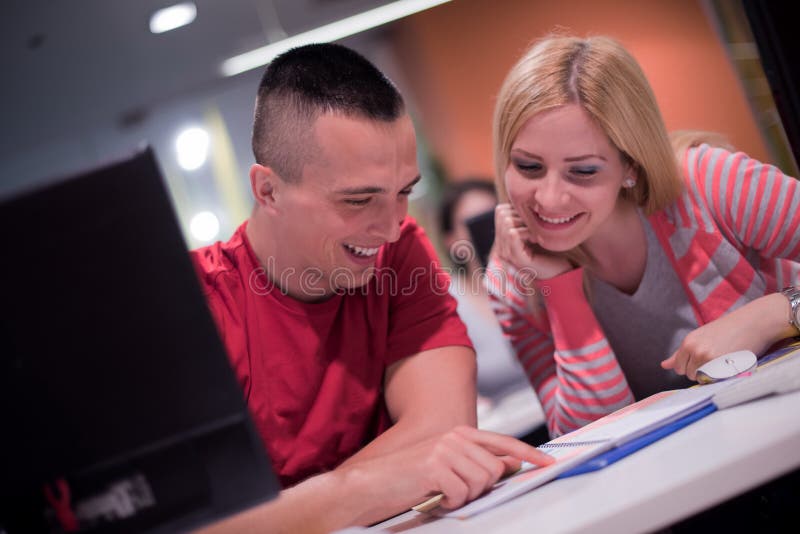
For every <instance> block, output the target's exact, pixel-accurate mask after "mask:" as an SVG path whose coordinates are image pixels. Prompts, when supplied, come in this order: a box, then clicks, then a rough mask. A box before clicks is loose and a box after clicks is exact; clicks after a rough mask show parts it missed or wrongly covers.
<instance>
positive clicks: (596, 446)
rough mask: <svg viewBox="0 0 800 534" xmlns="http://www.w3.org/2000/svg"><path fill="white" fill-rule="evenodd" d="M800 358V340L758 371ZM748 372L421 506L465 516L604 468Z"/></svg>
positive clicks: (599, 427) (653, 401)
mask: <svg viewBox="0 0 800 534" xmlns="http://www.w3.org/2000/svg"><path fill="white" fill-rule="evenodd" d="M790 358H791V359H793V360H794V363H797V361H800V340H798V341H796V342H793V343H790V344H789V345H787V346H785V347H781V348H780V349H776V350H774V351H772V352H771V353H769V354H767V355H765V356H763V357H762V358H761V359H760V360H759V370H760V369H761V368H762V367H768V366H772V364H775V363H778V362H779V361H781V360H783V361H787V360H789V359H790ZM799 365H800V364H799ZM747 379H748V377H737V378H732V379H729V380H725V381H722V382H716V383H713V384H707V385H704V386H694V387H690V388H687V389H676V390H669V391H663V392H661V393H656V394H655V395H651V396H650V397H647V398H645V399H642V400H640V401H639V402H636V403H634V404H631V405H629V406H626V407H625V408H622V409H621V410H617V411H616V412H614V413H612V414H609V415H607V416H605V417H603V418H601V419H598V420H597V421H594V422H593V423H590V424H588V425H586V426H585V427H583V428H580V429H578V430H575V431H573V432H570V433H569V434H565V435H563V436H560V437H558V438H556V439H554V440H551V441H549V442H547V443H544V444H542V445H540V446H539V447H538V448H539V450H541V451H544V452H546V453H548V454H550V455H551V456H553V457H555V458H556V461H555V462H554V463H553V464H551V465H548V466H545V467H537V466H535V465H531V464H524V465H523V467H522V469H520V470H519V471H518V472H517V473H515V474H514V475H512V476H511V477H508V478H506V479H504V480H501V481H500V482H498V483H497V484H495V486H494V487H493V488H492V490H491V491H490V492H489V493H487V494H485V495H484V496H482V497H480V498H478V499H476V500H474V501H472V502H470V503H468V504H466V505H465V506H462V507H461V508H459V509H457V510H452V511H448V510H443V509H440V508H431V509H421V510H420V509H418V511H425V512H429V513H432V514H434V515H437V516H441V517H453V518H458V519H466V518H468V517H471V516H474V515H476V514H478V513H480V512H483V511H485V510H488V509H490V508H493V507H495V506H497V505H498V504H500V503H502V502H505V501H507V500H509V499H512V498H514V497H516V496H518V495H521V494H523V493H527V492H528V491H530V490H532V489H534V488H536V487H538V486H541V485H543V484H545V483H547V482H549V481H551V480H554V479H556V478H566V477H569V476H574V475H578V474H581V473H586V472H590V471H595V470H598V469H602V468H603V467H606V466H608V465H610V464H612V463H614V462H616V461H617V460H619V459H620V458H624V457H625V456H627V455H629V454H631V453H633V452H635V451H637V450H639V449H641V448H643V447H645V446H647V445H649V444H651V443H653V442H655V441H657V440H659V439H661V438H663V437H665V436H667V435H669V434H671V433H673V432H675V431H677V430H679V429H681V428H683V427H685V426H687V425H689V424H691V423H693V422H695V421H697V420H698V419H701V418H703V417H705V416H707V415H709V414H711V413H713V412H714V411H716V410H717V406H716V405H715V404H714V397H715V395H716V394H717V393H719V392H722V391H725V390H731V389H735V388H736V387H737V384H740V383H741V382H742V381H744V380H747Z"/></svg>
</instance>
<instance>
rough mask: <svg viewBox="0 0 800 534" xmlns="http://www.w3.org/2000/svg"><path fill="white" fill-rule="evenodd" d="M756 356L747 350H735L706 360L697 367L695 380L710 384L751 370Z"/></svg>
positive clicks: (754, 364)
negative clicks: (708, 360)
mask: <svg viewBox="0 0 800 534" xmlns="http://www.w3.org/2000/svg"><path fill="white" fill-rule="evenodd" d="M757 363H758V358H756V355H755V354H753V353H752V352H751V351H749V350H737V351H736V352H729V353H728V354H723V355H722V356H718V357H716V358H714V359H713V360H711V361H710V362H706V363H704V364H703V365H701V366H700V367H698V369H697V382H698V383H700V384H710V383H711V382H717V381H718V380H725V379H727V378H732V377H734V376H736V375H739V374H742V373H746V372H748V371H752V370H753V368H755V366H756V364H757Z"/></svg>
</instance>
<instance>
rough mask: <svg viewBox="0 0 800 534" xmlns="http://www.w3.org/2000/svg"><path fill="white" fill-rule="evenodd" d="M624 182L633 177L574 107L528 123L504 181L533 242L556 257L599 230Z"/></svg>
mask: <svg viewBox="0 0 800 534" xmlns="http://www.w3.org/2000/svg"><path fill="white" fill-rule="evenodd" d="M626 178H634V179H635V178H636V176H635V175H634V174H633V172H632V171H631V168H630V166H629V165H628V164H626V163H625V162H623V159H622V155H621V154H620V152H619V150H617V148H616V147H615V146H614V145H613V144H612V143H611V141H610V140H609V138H608V136H607V135H606V133H605V132H604V131H603V130H602V128H600V126H598V125H597V124H596V123H595V121H594V120H593V119H592V118H591V117H590V116H589V114H588V113H586V111H584V109H583V108H582V107H580V106H579V105H577V104H568V105H565V106H561V107H558V108H554V109H551V110H548V111H545V112H542V113H540V114H538V115H534V116H533V117H531V118H530V119H528V121H527V122H526V123H525V124H524V125H523V127H522V128H521V129H520V131H519V133H518V134H517V137H516V139H514V143H513V144H512V145H511V152H510V154H509V165H508V167H507V168H506V172H505V176H504V180H505V186H506V191H507V192H508V197H509V200H510V202H511V204H512V205H513V206H514V209H515V210H516V211H517V213H518V214H519V215H520V216H521V217H522V220H523V221H524V222H525V225H526V226H527V227H528V228H529V229H530V230H531V233H532V234H533V236H535V238H536V242H537V243H538V244H540V245H541V246H542V247H544V248H545V249H547V250H551V251H554V252H563V251H567V250H570V249H572V248H575V247H576V246H578V245H580V244H582V243H584V242H585V241H586V240H587V239H589V238H591V237H592V236H593V235H595V233H596V232H598V231H600V232H602V231H603V225H604V223H605V222H606V221H607V220H608V219H609V216H610V215H611V214H612V213H613V211H614V209H615V207H616V206H617V202H618V201H619V192H620V189H621V188H622V182H623V181H624V180H625V179H626Z"/></svg>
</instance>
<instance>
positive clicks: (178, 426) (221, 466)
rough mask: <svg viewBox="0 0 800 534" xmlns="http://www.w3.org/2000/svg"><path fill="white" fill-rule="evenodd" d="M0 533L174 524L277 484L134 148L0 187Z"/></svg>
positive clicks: (146, 164) (165, 204) (250, 501)
mask: <svg viewBox="0 0 800 534" xmlns="http://www.w3.org/2000/svg"><path fill="white" fill-rule="evenodd" d="M0 246H2V250H3V253H2V259H0V274H1V275H2V276H1V277H0V280H2V289H0V291H2V298H0V303H1V305H0V347H2V349H0V410H2V420H1V424H2V426H1V427H0V428H1V430H0V436H2V437H0V532H3V531H5V532H7V533H8V534H13V533H15V532H26V533H27V532H40V531H42V532H68V531H78V532H175V531H179V530H186V529H190V528H194V527H196V526H200V525H203V524H205V523H208V522H211V521H214V520H217V519H219V518H222V517H224V516H227V515H230V514H232V513H234V512H237V511H240V510H242V509H245V508H248V507H250V506H253V505H255V504H257V503H260V502H264V501H266V500H268V499H270V498H272V497H273V496H275V495H276V494H277V492H278V490H279V486H278V483H277V481H276V477H275V475H274V473H273V472H272V468H271V465H270V462H269V459H268V458H267V456H266V453H265V449H264V446H263V443H262V442H261V440H260V438H259V437H258V435H257V433H256V432H255V430H254V426H253V424H252V422H251V419H250V417H249V414H248V411H247V407H246V405H245V402H244V400H243V396H242V392H241V390H240V388H239V386H238V384H237V382H236V379H235V377H234V373H233V371H232V369H231V368H230V366H229V363H228V359H227V356H226V354H225V349H224V348H223V345H222V343H221V342H220V339H219V337H218V334H217V331H216V328H215V325H214V322H213V319H212V317H211V316H210V313H209V311H208V308H207V305H206V302H205V300H204V298H203V295H202V293H201V290H200V287H199V283H198V281H197V278H196V274H195V271H194V268H193V266H192V264H191V261H190V259H189V254H188V251H187V246H186V243H185V242H184V240H183V237H182V234H181V231H180V228H179V226H178V223H177V219H176V216H175V213H174V211H173V208H172V205H171V202H170V199H169V196H168V194H167V191H166V188H165V185H164V181H163V179H162V175H161V173H160V172H159V168H158V165H157V164H156V161H155V158H154V156H153V153H152V151H151V150H150V149H144V150H142V151H140V152H137V153H136V154H134V155H132V156H131V157H128V158H125V159H123V160H121V161H116V162H113V163H110V164H108V165H104V166H102V167H100V168H96V169H93V170H90V171H88V172H85V173H82V174H80V175H78V176H72V177H69V178H65V179H60V180H55V181H52V182H50V183H48V184H46V185H44V186H40V187H37V188H34V189H32V190H29V191H24V192H20V193H17V194H15V195H12V196H11V197H6V198H3V199H0Z"/></svg>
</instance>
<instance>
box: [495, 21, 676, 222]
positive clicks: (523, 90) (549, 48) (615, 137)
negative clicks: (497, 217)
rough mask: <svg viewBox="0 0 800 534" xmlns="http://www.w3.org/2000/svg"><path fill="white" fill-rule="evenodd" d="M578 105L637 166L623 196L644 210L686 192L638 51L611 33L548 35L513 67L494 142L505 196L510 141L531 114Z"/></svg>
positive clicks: (500, 99) (498, 110)
mask: <svg viewBox="0 0 800 534" xmlns="http://www.w3.org/2000/svg"><path fill="white" fill-rule="evenodd" d="M573 103H575V104H579V105H580V106H582V107H583V108H584V109H585V110H586V112H587V113H588V114H589V115H590V116H591V117H592V118H593V119H594V120H595V121H596V122H597V124H598V125H599V126H600V127H601V128H602V129H603V131H605V133H606V134H607V135H608V137H609V139H610V140H611V143H612V144H613V145H614V146H615V147H616V148H617V149H618V150H619V151H620V154H621V155H622V158H623V160H624V161H625V162H626V163H629V164H631V165H632V168H633V169H634V171H635V172H636V175H637V180H636V185H635V186H634V187H632V188H630V189H625V188H623V189H622V190H621V192H620V195H621V196H622V197H623V198H628V199H630V200H632V201H633V202H635V203H636V204H637V205H639V206H642V207H643V209H644V212H645V213H646V214H651V213H653V212H655V211H658V210H659V209H663V208H664V207H666V206H667V205H669V204H670V203H672V202H673V201H675V200H676V199H677V198H678V197H679V196H680V194H681V192H682V191H683V187H684V186H683V180H682V179H681V176H680V174H679V170H678V164H677V160H676V158H675V155H674V152H673V150H672V147H671V145H670V140H669V138H668V136H667V131H666V128H665V126H664V121H663V119H662V118H661V113H660V111H659V109H658V105H657V103H656V99H655V95H654V94H653V91H652V89H651V88H650V84H649V83H648V82H647V79H646V78H645V76H644V73H643V72H642V69H641V67H640V66H639V64H638V63H637V62H636V60H635V59H634V58H633V56H632V55H631V54H630V53H629V52H628V51H627V50H626V49H625V48H624V47H623V46H622V45H621V44H620V43H618V42H617V41H616V40H614V39H611V38H609V37H602V36H596V37H589V38H586V39H582V38H578V37H572V36H561V35H549V36H547V37H545V38H543V39H541V40H539V41H537V42H535V43H534V44H533V45H532V46H531V47H530V48H529V49H528V50H527V51H526V52H525V53H524V54H523V56H522V57H521V58H520V60H519V61H518V62H517V63H516V64H515V65H514V66H513V67H512V68H511V71H510V72H509V73H508V75H507V76H506V79H505V81H504V82H503V85H502V87H501V89H500V93H499V94H498V97H497V104H496V106H495V113H494V125H493V142H494V164H495V176H496V183H497V190H498V193H499V195H500V198H501V200H502V201H503V202H507V201H508V194H507V192H506V188H505V183H504V175H505V172H506V168H507V167H508V164H509V153H510V152H511V145H512V144H513V142H514V139H515V138H516V136H517V134H518V133H519V131H520V129H521V128H522V126H523V125H524V124H525V123H526V122H527V121H528V119H530V118H531V117H533V116H534V115H536V114H538V113H541V112H543V111H547V110H549V109H553V108H556V107H559V106H563V105H566V104H573Z"/></svg>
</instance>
